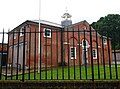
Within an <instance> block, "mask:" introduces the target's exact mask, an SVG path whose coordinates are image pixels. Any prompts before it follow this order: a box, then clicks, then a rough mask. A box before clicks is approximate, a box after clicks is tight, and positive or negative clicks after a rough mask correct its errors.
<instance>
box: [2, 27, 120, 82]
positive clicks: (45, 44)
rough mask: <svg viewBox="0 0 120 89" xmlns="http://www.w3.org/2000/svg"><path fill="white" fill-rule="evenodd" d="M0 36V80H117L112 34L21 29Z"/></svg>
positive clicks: (119, 66) (119, 75) (119, 70)
mask: <svg viewBox="0 0 120 89" xmlns="http://www.w3.org/2000/svg"><path fill="white" fill-rule="evenodd" d="M5 34H7V35H8V37H7V38H6V37H4V35H5ZM0 35H2V39H1V40H2V43H1V44H0V47H1V48H0V80H22V81H24V80H92V81H94V80H115V79H120V64H119V63H120V61H119V58H118V56H117V55H118V53H119V51H118V49H117V50H116V48H115V46H116V43H115V42H116V41H115V40H116V39H118V38H115V35H114V36H113V37H111V38H109V37H110V36H109V35H108V36H102V35H100V34H99V33H98V32H97V31H95V30H91V29H89V30H79V29H77V30H76V29H73V30H69V29H65V30H64V29H61V30H45V31H41V32H39V31H38V30H36V29H34V30H31V29H29V30H26V29H24V30H23V32H21V31H20V30H19V31H11V32H7V33H6V32H4V31H3V32H1V33H0ZM119 38H120V37H119ZM5 40H8V42H7V44H5V43H4V41H5ZM118 43H120V42H118ZM119 45H120V44H119Z"/></svg>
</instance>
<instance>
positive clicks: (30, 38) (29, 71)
mask: <svg viewBox="0 0 120 89" xmlns="http://www.w3.org/2000/svg"><path fill="white" fill-rule="evenodd" d="M30 56H31V28H30V32H29V73H28V80H30V61H31V58H30Z"/></svg>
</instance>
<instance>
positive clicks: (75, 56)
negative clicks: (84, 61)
mask: <svg viewBox="0 0 120 89" xmlns="http://www.w3.org/2000/svg"><path fill="white" fill-rule="evenodd" d="M71 48H74V49H75V51H74V55H75V57H71V56H72V55H71ZM70 58H71V59H76V47H70Z"/></svg>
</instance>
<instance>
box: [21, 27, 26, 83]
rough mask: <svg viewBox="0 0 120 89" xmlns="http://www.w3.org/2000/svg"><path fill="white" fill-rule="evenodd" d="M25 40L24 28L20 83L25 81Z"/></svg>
mask: <svg viewBox="0 0 120 89" xmlns="http://www.w3.org/2000/svg"><path fill="white" fill-rule="evenodd" d="M25 39H26V27H24V36H23V65H22V67H23V68H22V81H23V82H24V80H25V60H26V59H25V56H26V53H25V48H26V47H25V44H26V43H25Z"/></svg>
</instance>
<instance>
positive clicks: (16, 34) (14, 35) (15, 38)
mask: <svg viewBox="0 0 120 89" xmlns="http://www.w3.org/2000/svg"><path fill="white" fill-rule="evenodd" d="M13 34H14V39H16V36H17V34H16V31H14V33H13Z"/></svg>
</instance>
